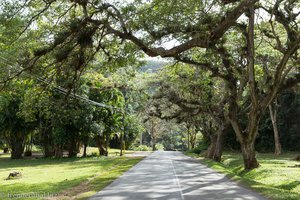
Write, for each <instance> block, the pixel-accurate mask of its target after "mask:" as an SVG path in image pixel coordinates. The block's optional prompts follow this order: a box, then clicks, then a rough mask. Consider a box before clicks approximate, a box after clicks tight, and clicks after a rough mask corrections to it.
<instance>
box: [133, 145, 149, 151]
mask: <svg viewBox="0 0 300 200" xmlns="http://www.w3.org/2000/svg"><path fill="white" fill-rule="evenodd" d="M133 150H134V151H151V150H152V149H151V147H148V146H146V145H140V146H138V147H134V148H133Z"/></svg>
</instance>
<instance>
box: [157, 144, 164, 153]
mask: <svg viewBox="0 0 300 200" xmlns="http://www.w3.org/2000/svg"><path fill="white" fill-rule="evenodd" d="M155 149H156V150H161V151H163V150H165V148H164V145H163V144H161V143H157V144H155Z"/></svg>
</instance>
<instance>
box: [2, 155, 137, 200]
mask: <svg viewBox="0 0 300 200" xmlns="http://www.w3.org/2000/svg"><path fill="white" fill-rule="evenodd" d="M141 159H142V158H127V157H88V158H62V159H32V160H28V159H22V160H11V159H10V158H8V157H7V156H0V199H1V200H6V199H11V197H13V196H14V195H15V197H18V199H41V198H38V197H37V195H43V194H46V195H48V194H51V195H52V194H53V195H57V194H58V196H61V194H64V195H67V196H68V194H65V193H64V192H63V191H67V192H68V191H69V192H70V194H71V195H72V196H78V197H79V198H81V199H84V198H87V197H89V196H91V195H93V194H94V193H96V192H97V191H99V190H101V189H102V188H103V187H105V186H106V185H107V184H109V183H110V182H111V181H113V180H114V179H116V178H118V177H119V176H120V175H121V174H122V173H124V172H125V171H127V170H128V169H129V168H131V167H132V166H133V165H135V164H136V163H138V162H139V161H140V160H141ZM13 171H19V172H21V173H22V177H21V178H18V179H13V180H5V179H6V178H7V176H8V175H9V173H10V172H13ZM83 183H84V184H83ZM72 188H75V189H72ZM21 194H22V195H23V196H24V198H22V196H21ZM30 194H32V197H31V198H28V197H29V196H30ZM36 194H37V195H36ZM9 195H10V196H9ZM16 195H19V196H16ZM34 195H35V196H34ZM67 196H66V197H67ZM56 199H57V198H56ZM58 199H59V198H58ZM64 199H65V198H64Z"/></svg>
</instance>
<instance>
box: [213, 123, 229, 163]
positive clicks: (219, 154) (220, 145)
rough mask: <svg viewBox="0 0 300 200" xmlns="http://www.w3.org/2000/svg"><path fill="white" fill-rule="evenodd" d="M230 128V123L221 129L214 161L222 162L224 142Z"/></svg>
mask: <svg viewBox="0 0 300 200" xmlns="http://www.w3.org/2000/svg"><path fill="white" fill-rule="evenodd" d="M229 127H230V123H229V122H228V123H226V124H225V125H221V126H220V127H219V130H218V136H217V141H216V148H215V152H214V156H213V160H215V161H217V162H221V159H222V154H223V141H224V138H225V136H226V134H227V129H228V128H229Z"/></svg>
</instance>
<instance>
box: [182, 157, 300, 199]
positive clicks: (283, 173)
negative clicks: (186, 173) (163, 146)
mask: <svg viewBox="0 0 300 200" xmlns="http://www.w3.org/2000/svg"><path fill="white" fill-rule="evenodd" d="M186 154H187V155H188V156H191V157H195V158H198V159H199V160H200V161H201V162H202V163H203V164H205V165H207V166H209V167H211V168H213V169H215V170H216V171H218V172H221V173H224V174H226V175H227V176H228V177H229V178H231V179H233V180H235V181H238V182H239V183H240V184H242V185H244V186H246V187H250V188H252V189H254V190H255V191H257V192H259V193H261V194H263V195H264V196H266V197H267V198H270V199H274V200H299V199H300V168H299V162H297V161H293V160H292V159H293V158H294V157H295V156H296V154H294V153H285V154H282V155H280V156H274V155H273V154H258V155H257V158H258V160H259V163H260V167H259V168H257V169H254V170H251V171H244V170H243V160H242V156H241V155H240V154H238V153H232V152H225V153H224V154H223V159H222V163H217V162H214V161H212V160H209V159H204V158H203V157H199V156H198V155H196V154H193V153H186ZM297 166H298V167H297Z"/></svg>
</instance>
